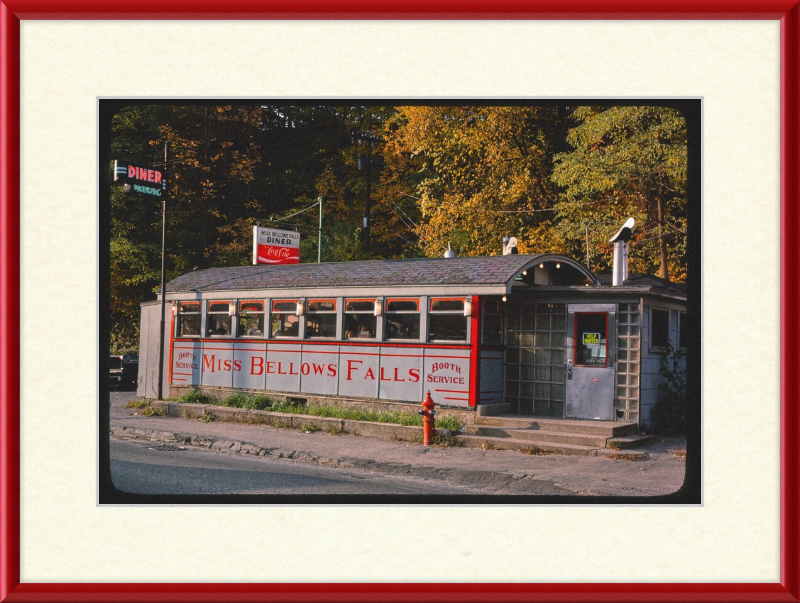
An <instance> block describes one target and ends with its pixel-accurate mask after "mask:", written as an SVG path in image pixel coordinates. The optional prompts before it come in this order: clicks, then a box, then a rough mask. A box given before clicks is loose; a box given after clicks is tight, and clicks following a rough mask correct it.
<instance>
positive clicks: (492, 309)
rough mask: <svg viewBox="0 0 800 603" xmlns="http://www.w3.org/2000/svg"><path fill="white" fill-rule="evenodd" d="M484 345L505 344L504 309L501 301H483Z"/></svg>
mask: <svg viewBox="0 0 800 603" xmlns="http://www.w3.org/2000/svg"><path fill="white" fill-rule="evenodd" d="M481 308H482V311H481V314H482V315H483V343H484V344H486V345H501V344H502V343H503V308H502V306H501V303H500V301H499V300H496V299H482V300H481Z"/></svg>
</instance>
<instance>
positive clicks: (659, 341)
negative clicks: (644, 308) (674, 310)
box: [650, 308, 669, 348]
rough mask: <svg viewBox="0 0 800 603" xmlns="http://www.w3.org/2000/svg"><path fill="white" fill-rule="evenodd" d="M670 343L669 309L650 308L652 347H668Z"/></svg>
mask: <svg viewBox="0 0 800 603" xmlns="http://www.w3.org/2000/svg"><path fill="white" fill-rule="evenodd" d="M668 345H669V310H662V309H660V308H650V347H651V348H666V347H667V346H668Z"/></svg>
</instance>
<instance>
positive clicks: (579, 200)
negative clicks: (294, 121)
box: [552, 106, 687, 282]
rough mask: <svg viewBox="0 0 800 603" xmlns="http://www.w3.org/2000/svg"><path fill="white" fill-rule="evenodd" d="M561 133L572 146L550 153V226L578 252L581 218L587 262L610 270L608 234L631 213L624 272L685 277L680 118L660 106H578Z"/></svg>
mask: <svg viewBox="0 0 800 603" xmlns="http://www.w3.org/2000/svg"><path fill="white" fill-rule="evenodd" d="M573 117H574V119H575V120H576V122H577V123H578V125H577V126H576V127H574V128H572V129H571V130H570V131H569V133H568V135H567V142H568V143H569V144H570V145H571V146H572V148H573V150H571V151H570V152H566V153H560V154H558V155H557V156H556V157H555V168H554V170H553V176H552V179H553V182H555V183H556V184H558V185H559V186H561V187H563V191H564V194H563V198H562V200H561V201H560V202H559V203H558V204H557V206H556V207H557V210H558V211H557V214H556V217H557V218H559V223H558V225H557V226H556V228H555V230H556V231H557V232H559V233H560V236H561V237H562V238H563V239H564V240H565V241H566V242H567V244H568V248H569V249H570V252H569V255H572V256H573V257H580V250H582V249H584V243H583V239H584V229H583V227H582V224H584V223H586V224H588V225H589V230H590V234H591V239H590V248H591V252H592V253H591V256H592V268H593V269H594V270H596V271H599V272H606V271H608V270H610V263H611V248H612V244H610V243H608V239H609V238H610V237H611V236H612V235H613V234H614V233H615V232H616V231H617V230H618V229H619V227H620V226H621V225H622V223H623V222H624V220H625V219H626V218H628V217H633V218H635V219H636V228H635V231H634V238H633V239H632V244H631V247H630V254H631V256H630V271H631V272H632V273H634V272H638V273H643V274H655V273H656V272H658V273H659V275H660V276H661V277H662V278H668V275H671V276H672V278H673V280H676V281H678V282H683V281H684V280H685V278H686V257H685V256H686V169H687V168H686V166H687V131H686V120H685V119H684V117H683V116H682V115H681V114H680V113H679V112H678V111H675V110H674V109H669V108H665V107H652V106H651V107H646V106H643V107H639V106H629V107H608V108H599V107H578V108H577V109H575V112H574V113H573Z"/></svg>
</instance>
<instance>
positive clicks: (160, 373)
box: [158, 142, 170, 400]
mask: <svg viewBox="0 0 800 603" xmlns="http://www.w3.org/2000/svg"><path fill="white" fill-rule="evenodd" d="M168 151H169V143H168V142H165V143H164V181H165V182H166V183H167V188H166V190H165V191H164V196H163V198H162V199H161V337H160V338H159V340H158V399H159V400H163V392H164V331H165V319H164V316H165V311H166V303H167V292H166V290H165V284H166V281H167V254H166V243H167V196H168V195H169V188H170V184H169V171H168V170H169V163H168V161H167V154H168Z"/></svg>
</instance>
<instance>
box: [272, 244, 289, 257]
mask: <svg viewBox="0 0 800 603" xmlns="http://www.w3.org/2000/svg"><path fill="white" fill-rule="evenodd" d="M289 251H290V250H289V248H288V247H267V257H268V258H277V259H283V258H288V257H289Z"/></svg>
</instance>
